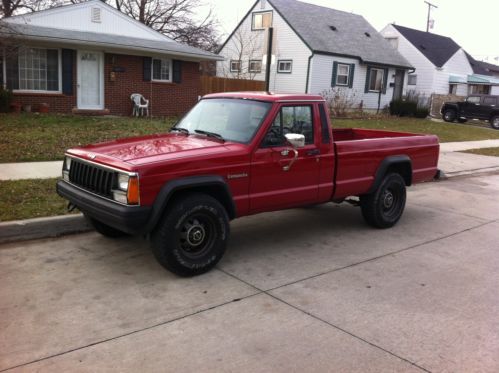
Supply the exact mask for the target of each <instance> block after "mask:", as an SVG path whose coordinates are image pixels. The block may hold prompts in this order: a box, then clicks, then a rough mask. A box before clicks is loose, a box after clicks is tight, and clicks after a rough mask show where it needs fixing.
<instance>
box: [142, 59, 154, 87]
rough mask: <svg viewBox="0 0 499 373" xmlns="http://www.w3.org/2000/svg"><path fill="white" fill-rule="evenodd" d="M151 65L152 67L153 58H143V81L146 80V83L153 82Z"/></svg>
mask: <svg viewBox="0 0 499 373" xmlns="http://www.w3.org/2000/svg"><path fill="white" fill-rule="evenodd" d="M151 65H152V58H151V57H143V58H142V80H144V82H150V81H151Z"/></svg>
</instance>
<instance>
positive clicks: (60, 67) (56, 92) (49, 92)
mask: <svg viewBox="0 0 499 373" xmlns="http://www.w3.org/2000/svg"><path fill="white" fill-rule="evenodd" d="M23 48H32V49H47V50H48V49H52V50H57V57H58V58H57V59H58V62H57V69H58V71H57V74H58V83H59V89H58V90H57V91H47V90H37V89H13V90H12V92H13V93H32V94H41V95H45V94H49V95H50V94H61V93H62V49H61V48H51V47H45V46H36V47H34V46H30V45H23ZM17 71H18V72H17V80H18V81H17V85H18V87H20V86H21V73H20V72H19V59H18V60H17ZM6 74H7V61H6V58H5V57H4V80H5V85H7V75H6Z"/></svg>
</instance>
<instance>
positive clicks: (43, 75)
mask: <svg viewBox="0 0 499 373" xmlns="http://www.w3.org/2000/svg"><path fill="white" fill-rule="evenodd" d="M18 57H19V65H18V66H19V89H20V90H24V91H49V92H57V91H60V87H59V82H60V79H59V72H60V69H59V66H60V63H59V50H58V49H43V48H22V49H20V50H19V55H18Z"/></svg>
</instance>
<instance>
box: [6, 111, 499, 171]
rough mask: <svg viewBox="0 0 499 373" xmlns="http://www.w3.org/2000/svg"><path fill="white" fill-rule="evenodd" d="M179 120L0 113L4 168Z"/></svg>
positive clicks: (439, 126) (471, 129)
mask: <svg viewBox="0 0 499 373" xmlns="http://www.w3.org/2000/svg"><path fill="white" fill-rule="evenodd" d="M174 122H175V119H173V118H170V119H147V118H128V117H114V118H110V117H85V116H71V115H36V114H19V115H15V114H0V163H2V162H3V163H5V162H26V161H49V160H60V159H62V157H63V155H64V151H65V150H66V149H68V148H71V147H75V146H79V145H85V144H89V143H94V142H100V141H105V140H112V139H116V138H120V137H127V136H137V135H144V134H152V133H162V132H167V131H168V129H169V128H170V127H171V126H172V124H173V123H174ZM333 126H335V127H360V128H371V129H383V130H392V131H407V132H416V133H431V134H435V135H437V136H438V137H439V138H440V141H441V142H448V141H472V140H485V139H497V138H499V131H495V130H492V129H489V128H483V127H477V126H472V125H460V124H457V123H438V122H432V121H430V120H425V119H413V118H396V117H395V118H394V117H386V118H374V119H333Z"/></svg>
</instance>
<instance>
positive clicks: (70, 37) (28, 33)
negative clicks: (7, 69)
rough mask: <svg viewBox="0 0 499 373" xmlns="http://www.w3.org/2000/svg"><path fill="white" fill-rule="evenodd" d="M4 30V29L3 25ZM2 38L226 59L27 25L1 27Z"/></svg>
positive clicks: (179, 47) (165, 44)
mask: <svg viewBox="0 0 499 373" xmlns="http://www.w3.org/2000/svg"><path fill="white" fill-rule="evenodd" d="M0 26H2V24H1V23H0ZM0 34H2V35H12V36H13V37H16V38H26V39H30V40H41V41H52V42H56V41H58V42H61V43H77V44H85V45H99V46H107V47H109V48H121V49H128V50H134V51H138V52H149V53H162V54H170V55H174V56H175V55H176V56H183V57H187V58H192V59H195V60H222V59H223V58H221V57H220V56H218V55H215V54H213V53H210V52H206V51H204V50H202V49H198V48H194V47H191V46H189V45H186V44H181V43H177V42H174V41H171V42H169V41H168V40H166V41H162V40H152V39H139V38H133V37H128V36H121V35H112V34H103V33H96V32H86V31H75V30H61V29H56V28H50V27H42V26H34V25H27V24H16V23H8V24H5V23H4V27H0Z"/></svg>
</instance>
